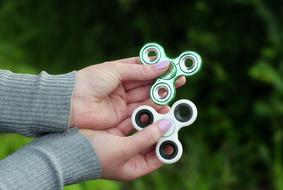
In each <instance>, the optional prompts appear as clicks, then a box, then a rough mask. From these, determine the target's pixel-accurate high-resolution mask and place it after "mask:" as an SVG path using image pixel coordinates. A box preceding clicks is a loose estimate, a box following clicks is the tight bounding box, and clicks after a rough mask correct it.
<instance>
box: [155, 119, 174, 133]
mask: <svg viewBox="0 0 283 190" xmlns="http://www.w3.org/2000/svg"><path fill="white" fill-rule="evenodd" d="M158 125H159V128H160V130H161V131H162V132H164V133H165V132H167V131H168V130H169V129H170V128H171V126H172V121H171V120H169V119H163V120H161V121H159V123H158Z"/></svg>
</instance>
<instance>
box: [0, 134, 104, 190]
mask: <svg viewBox="0 0 283 190" xmlns="http://www.w3.org/2000/svg"><path fill="white" fill-rule="evenodd" d="M100 175H101V166H100V163H99V159H98V157H97V155H96V153H95V151H94V150H93V147H92V146H91V144H90V143H89V141H88V140H87V139H86V138H85V137H84V136H83V135H81V134H80V133H79V132H78V130H77V129H71V130H69V131H68V132H66V133H62V134H58V133H57V134H50V135H46V136H43V137H40V138H38V139H37V140H35V141H33V142H32V143H30V144H29V145H27V146H25V147H24V148H23V149H21V150H19V151H17V152H16V153H14V154H12V155H10V156H8V157H7V158H6V159H4V160H2V161H0V176H1V177H0V189H1V190H14V189H15V190H16V189H22V190H40V189H45V190H49V189H50V190H57V189H62V188H63V186H64V185H67V184H73V183H77V182H80V181H83V180H87V179H96V178H99V177H100Z"/></svg>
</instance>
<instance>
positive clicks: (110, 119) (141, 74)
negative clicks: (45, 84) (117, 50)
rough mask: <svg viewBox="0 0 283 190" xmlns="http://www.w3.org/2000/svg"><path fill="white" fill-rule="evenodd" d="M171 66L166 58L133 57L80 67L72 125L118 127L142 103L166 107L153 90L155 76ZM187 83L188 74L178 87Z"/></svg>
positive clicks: (99, 127)
mask: <svg viewBox="0 0 283 190" xmlns="http://www.w3.org/2000/svg"><path fill="white" fill-rule="evenodd" d="M168 66H169V62H166V61H165V62H160V63H158V64H154V65H143V64H141V63H140V61H139V58H137V57H133V58H127V59H122V60H117V61H110V62H105V63H102V64H97V65H93V66H90V67H87V68H84V69H82V70H80V71H78V73H77V80H76V85H75V89H74V94H73V96H72V109H71V120H70V126H75V127H78V128H88V129H107V128H111V127H113V126H116V127H117V125H118V124H121V125H125V123H121V122H122V121H123V122H126V123H129V122H130V118H128V117H129V116H130V115H131V114H132V112H133V111H134V109H135V108H137V107H138V106H141V105H149V106H152V107H153V108H155V109H160V108H162V106H158V105H156V104H155V103H153V102H152V101H151V100H150V97H149V90H150V87H151V85H152V83H153V82H154V80H155V79H156V78H157V77H158V76H159V75H161V74H163V73H164V72H165V71H166V70H167V69H168ZM185 83H186V78H185V77H180V78H179V79H178V80H177V81H176V87H180V86H182V85H184V84H185ZM126 118H128V119H127V120H125V119H126ZM118 128H119V127H118Z"/></svg>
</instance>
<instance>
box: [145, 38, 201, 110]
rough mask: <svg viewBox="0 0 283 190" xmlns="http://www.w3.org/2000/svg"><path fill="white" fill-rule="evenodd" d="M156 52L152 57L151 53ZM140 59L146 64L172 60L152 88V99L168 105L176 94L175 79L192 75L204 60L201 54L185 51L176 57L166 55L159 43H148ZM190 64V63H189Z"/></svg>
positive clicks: (157, 102)
mask: <svg viewBox="0 0 283 190" xmlns="http://www.w3.org/2000/svg"><path fill="white" fill-rule="evenodd" d="M152 53H153V54H154V55H153V56H154V57H152V56H151V54H152ZM140 60H141V62H142V63H143V64H145V65H152V64H156V63H158V62H160V61H165V60H168V61H170V67H169V69H168V71H167V72H166V73H164V74H163V75H161V76H160V77H159V78H158V79H157V80H156V81H155V83H154V84H153V85H152V87H151V89H150V97H151V99H152V100H153V101H154V102H155V103H156V104H159V105H166V104H168V103H169V102H171V101H172V100H173V99H174V98H175V95H176V89H175V81H176V80H177V79H178V78H179V77H180V76H185V77H188V76H192V75H194V74H195V73H196V72H198V71H199V69H200V67H201V64H202V60H201V57H200V56H199V54H197V53H195V52H193V51H185V52H183V53H182V54H181V55H179V56H178V57H177V58H175V59H171V58H169V57H167V56H166V54H165V51H164V49H163V47H162V46H160V45H159V44H157V43H147V44H145V45H144V46H143V47H142V48H141V50H140ZM188 64H189V65H188Z"/></svg>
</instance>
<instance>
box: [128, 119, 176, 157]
mask: <svg viewBox="0 0 283 190" xmlns="http://www.w3.org/2000/svg"><path fill="white" fill-rule="evenodd" d="M171 127H172V121H171V120H170V119H164V120H160V121H158V122H156V123H154V124H152V125H150V126H148V127H146V128H145V129H143V130H141V131H139V132H137V133H136V134H134V135H132V136H129V137H127V139H126V145H125V147H126V149H127V152H128V153H129V156H130V157H131V156H134V155H136V154H138V153H140V152H142V151H143V150H145V149H147V148H149V147H151V146H152V145H154V144H156V143H157V141H158V140H159V139H160V138H161V137H162V136H163V135H164V134H165V133H166V132H167V131H168V130H169V129H170V128H171Z"/></svg>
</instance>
